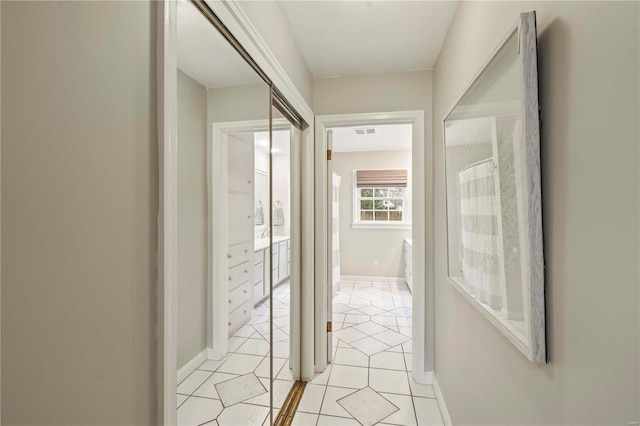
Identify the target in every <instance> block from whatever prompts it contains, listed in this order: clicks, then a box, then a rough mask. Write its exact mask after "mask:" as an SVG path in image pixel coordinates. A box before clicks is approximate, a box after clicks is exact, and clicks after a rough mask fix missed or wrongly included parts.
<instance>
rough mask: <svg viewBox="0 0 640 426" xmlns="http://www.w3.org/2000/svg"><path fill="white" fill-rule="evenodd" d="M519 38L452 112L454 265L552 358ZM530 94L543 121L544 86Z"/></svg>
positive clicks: (504, 326)
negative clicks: (540, 95)
mask: <svg viewBox="0 0 640 426" xmlns="http://www.w3.org/2000/svg"><path fill="white" fill-rule="evenodd" d="M534 19H535V18H534ZM534 28H535V27H534ZM533 34H534V45H535V30H534V31H533ZM519 42H521V40H520V38H519V31H518V30H517V31H514V32H513V33H511V35H510V36H509V37H508V38H507V40H506V42H505V43H504V45H503V46H502V47H501V48H500V50H499V51H498V53H497V54H496V55H495V56H494V57H493V58H492V60H491V61H490V62H489V64H488V65H487V66H486V68H485V69H484V70H483V71H482V73H481V74H480V75H479V77H478V78H477V79H476V80H475V81H474V82H473V84H472V85H471V87H470V88H469V89H468V90H467V92H466V93H465V94H464V96H463V97H462V98H461V99H460V101H459V102H458V103H457V104H456V106H455V107H454V108H453V110H452V111H451V113H450V114H449V115H448V116H447V118H446V119H445V124H444V126H445V131H444V133H445V155H446V182H447V237H448V262H449V264H448V270H449V277H450V278H451V279H452V280H453V281H454V283H455V284H456V285H457V286H458V288H459V289H461V290H462V291H463V294H466V295H467V296H469V297H468V298H470V300H472V301H473V303H475V304H476V306H477V307H479V308H480V309H481V310H482V312H484V313H486V314H488V315H489V316H490V318H491V319H492V321H493V322H494V323H495V324H497V325H498V326H499V328H500V329H501V330H502V331H503V333H505V334H506V335H507V336H508V337H509V339H510V340H511V341H512V342H514V343H515V344H516V346H517V347H518V348H519V349H520V350H522V351H523V352H524V353H525V354H527V356H528V357H529V358H530V359H532V360H535V361H537V362H544V356H543V355H544V347H542V348H540V347H539V345H538V343H539V333H542V335H543V336H544V297H542V298H541V299H540V298H536V300H534V301H532V300H531V294H539V293H538V286H543V282H540V281H537V280H536V279H533V278H532V276H533V277H535V274H532V272H533V271H534V270H535V269H536V268H537V267H538V265H537V264H535V263H534V264H532V262H531V256H534V257H535V258H536V259H538V260H539V262H540V263H541V259H542V253H541V251H542V247H541V235H539V236H535V235H533V236H532V235H531V234H530V230H531V229H532V228H531V224H532V223H533V224H535V223H536V222H537V221H539V220H540V217H539V215H540V211H539V210H538V211H537V216H536V215H535V214H534V215H532V213H531V207H532V206H533V205H537V206H539V197H540V194H539V186H537V189H538V192H537V194H536V193H535V191H531V188H532V187H535V185H534V183H535V182H536V179H537V182H539V168H536V167H535V166H537V164H538V163H537V162H535V163H534V164H532V163H531V154H530V153H528V152H527V148H528V146H527V144H529V143H531V141H529V140H527V139H526V137H525V135H527V133H525V132H524V127H523V120H524V116H523V111H525V110H526V109H525V108H524V107H523V102H525V101H524V100H523V90H522V88H523V67H524V65H523V55H525V54H528V52H527V51H524V50H521V45H519ZM534 53H535V50H534ZM536 84H537V83H536ZM525 95H528V96H530V97H531V98H534V97H535V113H536V122H535V125H536V126H537V92H536V93H533V94H529V93H525ZM530 100H531V99H530ZM535 142H536V144H537V143H539V141H535ZM538 161H539V154H538ZM533 172H535V173H537V175H535V173H533ZM529 173H531V175H530V174H529ZM536 176H537V177H536ZM536 196H537V198H536ZM536 237H540V241H538V239H537V238H536ZM532 289H535V290H536V291H533V292H532ZM532 314H533V315H535V316H536V318H538V319H537V320H536V321H535V323H532V318H531V317H532ZM540 315H542V325H543V327H542V329H540V327H539V317H540ZM532 334H534V335H532ZM542 341H543V343H544V339H543V340H542ZM541 354H542V356H541Z"/></svg>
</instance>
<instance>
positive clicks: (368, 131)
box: [356, 127, 376, 135]
mask: <svg viewBox="0 0 640 426" xmlns="http://www.w3.org/2000/svg"><path fill="white" fill-rule="evenodd" d="M375 132H376V129H374V128H373V127H369V128H367V129H356V135H364V134H367V135H373V134H374V133H375Z"/></svg>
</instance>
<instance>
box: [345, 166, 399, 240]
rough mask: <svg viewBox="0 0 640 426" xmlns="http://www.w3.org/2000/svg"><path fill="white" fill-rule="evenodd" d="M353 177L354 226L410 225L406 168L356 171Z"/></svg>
mask: <svg viewBox="0 0 640 426" xmlns="http://www.w3.org/2000/svg"><path fill="white" fill-rule="evenodd" d="M353 176H354V185H353V186H354V212H353V213H354V215H353V227H354V228H358V227H361V228H367V227H375V228H384V227H404V226H408V225H409V222H410V221H409V205H408V204H409V203H408V198H409V197H408V196H409V195H410V194H409V191H408V173H407V170H406V169H400V170H355V171H354V174H353Z"/></svg>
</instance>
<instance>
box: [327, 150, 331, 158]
mask: <svg viewBox="0 0 640 426" xmlns="http://www.w3.org/2000/svg"><path fill="white" fill-rule="evenodd" d="M327 160H331V150H330V149H328V150H327Z"/></svg>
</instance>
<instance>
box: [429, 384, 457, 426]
mask: <svg viewBox="0 0 640 426" xmlns="http://www.w3.org/2000/svg"><path fill="white" fill-rule="evenodd" d="M432 379H433V392H434V393H435V394H436V400H437V401H438V407H439V408H440V414H441V415H442V421H443V422H444V424H445V426H453V422H452V421H451V415H449V410H448V409H447V404H446V403H445V401H444V395H442V389H440V384H439V383H438V379H437V378H436V374H435V373H433V377H432Z"/></svg>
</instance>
